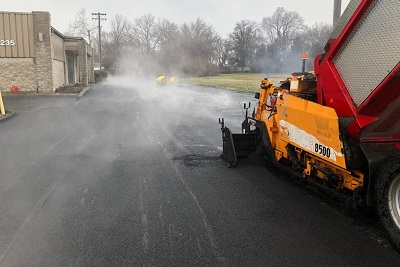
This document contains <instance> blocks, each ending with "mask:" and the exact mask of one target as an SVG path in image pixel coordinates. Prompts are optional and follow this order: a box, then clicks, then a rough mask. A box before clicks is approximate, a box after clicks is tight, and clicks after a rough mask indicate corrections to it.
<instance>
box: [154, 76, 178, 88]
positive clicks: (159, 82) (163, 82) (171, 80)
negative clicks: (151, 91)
mask: <svg viewBox="0 0 400 267" xmlns="http://www.w3.org/2000/svg"><path fill="white" fill-rule="evenodd" d="M175 81H176V78H175V77H174V76H171V77H169V78H168V79H167V77H165V76H164V75H161V76H159V77H158V78H157V79H156V84H157V85H158V86H165V85H167V84H175Z"/></svg>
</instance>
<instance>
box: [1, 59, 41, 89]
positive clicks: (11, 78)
mask: <svg viewBox="0 0 400 267" xmlns="http://www.w3.org/2000/svg"><path fill="white" fill-rule="evenodd" d="M13 85H16V86H18V88H19V90H21V91H36V89H37V84H36V65H35V63H34V60H33V58H2V59H1V60H0V90H1V91H10V90H11V86H13Z"/></svg>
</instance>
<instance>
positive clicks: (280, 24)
mask: <svg viewBox="0 0 400 267" xmlns="http://www.w3.org/2000/svg"><path fill="white" fill-rule="evenodd" d="M303 21H304V20H303V18H302V17H301V16H300V15H299V14H298V13H297V12H296V11H287V10H286V9H284V8H283V7H278V8H277V9H276V10H275V12H274V13H273V14H272V16H271V17H266V18H263V20H262V23H261V27H262V29H263V30H264V32H265V34H266V36H267V38H268V40H269V44H270V45H273V47H275V48H276V51H274V52H275V54H276V55H277V56H278V59H279V60H280V61H283V60H284V58H285V56H286V54H287V53H288V51H289V49H290V47H291V45H292V42H293V40H294V38H295V36H296V35H297V34H298V33H299V31H301V30H303V29H304V24H303Z"/></svg>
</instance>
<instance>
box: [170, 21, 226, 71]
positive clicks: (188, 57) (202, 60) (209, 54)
mask: <svg viewBox="0 0 400 267" xmlns="http://www.w3.org/2000/svg"><path fill="white" fill-rule="evenodd" d="M219 38H220V37H219V36H218V34H217V33H216V32H215V31H214V28H213V27H212V26H211V25H209V24H207V23H206V22H204V21H203V20H202V19H200V18H198V19H197V20H196V21H194V22H191V23H189V24H188V23H184V24H183V25H182V26H181V28H180V38H179V43H178V49H179V50H180V51H181V55H182V56H181V60H182V61H183V63H182V64H183V65H184V66H183V67H182V68H183V71H184V72H185V73H190V74H197V75H207V74H209V73H214V72H215V70H214V69H218V68H217V67H216V66H215V65H213V64H212V60H213V58H214V57H215V54H214V53H215V51H216V43H217V41H218V39H219Z"/></svg>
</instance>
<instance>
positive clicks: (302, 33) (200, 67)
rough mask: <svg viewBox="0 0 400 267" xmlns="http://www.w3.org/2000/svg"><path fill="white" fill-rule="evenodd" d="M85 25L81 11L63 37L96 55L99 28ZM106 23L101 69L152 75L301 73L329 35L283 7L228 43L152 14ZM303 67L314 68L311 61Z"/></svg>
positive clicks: (198, 24)
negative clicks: (79, 39)
mask: <svg viewBox="0 0 400 267" xmlns="http://www.w3.org/2000/svg"><path fill="white" fill-rule="evenodd" d="M88 21H89V18H88V15H87V13H86V10H85V9H83V8H82V9H81V10H79V12H78V13H77V15H76V17H75V19H74V20H73V21H71V22H70V24H69V25H68V30H67V32H66V33H65V34H66V35H69V36H81V37H84V38H85V39H86V40H87V41H88V42H89V43H91V45H92V46H93V47H94V49H95V50H96V51H98V42H97V40H98V36H97V35H98V29H97V28H96V27H94V26H91V24H90V23H89V22H88ZM110 24H111V25H110V26H111V27H110V30H108V31H102V36H101V39H102V57H103V64H102V65H103V66H104V67H105V69H107V70H113V71H121V72H139V73H144V74H155V75H157V74H161V73H164V74H172V73H174V74H176V73H179V74H183V75H197V76H206V75H215V74H218V73H231V72H274V73H277V72H285V73H286V72H294V71H299V70H300V68H301V60H300V55H301V53H304V52H306V53H308V54H309V58H310V59H313V58H314V57H315V56H316V55H318V54H320V53H322V52H323V47H324V45H325V43H326V41H327V40H328V38H329V35H330V33H331V31H332V27H331V25H328V24H324V23H316V24H314V25H313V26H307V25H305V24H304V19H303V18H302V17H301V16H300V14H298V13H297V12H295V11H289V10H286V9H284V8H283V7H279V8H277V9H276V10H275V12H274V13H273V14H272V16H270V17H264V18H263V19H262V21H260V22H256V21H252V20H240V21H238V22H237V23H236V24H235V26H234V28H233V30H232V32H231V33H229V34H228V36H227V37H226V38H222V37H221V36H220V35H219V34H218V33H217V32H216V31H215V29H214V27H213V26H212V25H210V24H208V23H207V22H205V21H204V20H203V19H201V18H197V19H196V20H194V21H192V22H188V23H183V24H181V25H178V24H176V23H174V22H172V21H170V20H168V19H164V18H163V19H157V18H156V17H155V16H154V15H152V14H145V15H143V16H141V17H138V18H135V19H133V20H128V18H126V17H124V16H122V15H119V14H117V15H115V16H114V17H112V18H111V21H110ZM294 64H297V65H298V66H299V67H298V68H297V69H296V68H294V66H296V65H294ZM307 64H308V65H307V66H308V69H312V65H313V62H312V60H309V61H308V63H307Z"/></svg>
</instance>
